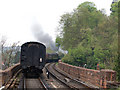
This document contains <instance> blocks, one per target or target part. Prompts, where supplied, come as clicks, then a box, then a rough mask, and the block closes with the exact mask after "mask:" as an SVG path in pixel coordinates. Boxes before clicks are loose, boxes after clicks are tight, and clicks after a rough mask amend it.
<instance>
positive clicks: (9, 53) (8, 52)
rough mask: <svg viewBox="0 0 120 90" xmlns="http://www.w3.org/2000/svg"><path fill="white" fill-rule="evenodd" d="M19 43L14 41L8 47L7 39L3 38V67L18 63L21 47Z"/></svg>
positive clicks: (0, 42)
mask: <svg viewBox="0 0 120 90" xmlns="http://www.w3.org/2000/svg"><path fill="white" fill-rule="evenodd" d="M18 43H19V42H17V43H13V44H12V45H11V46H9V47H7V46H5V44H6V40H5V39H2V40H1V41H0V44H1V51H2V52H1V54H2V66H1V67H2V68H1V69H6V68H8V67H10V66H12V65H14V64H16V63H18V62H19V59H20V47H19V46H18V45H17V44H18Z"/></svg>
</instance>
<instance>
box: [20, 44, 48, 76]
mask: <svg viewBox="0 0 120 90" xmlns="http://www.w3.org/2000/svg"><path fill="white" fill-rule="evenodd" d="M45 63H46V47H45V45H43V44H42V43H39V42H27V43H24V44H23V45H22V46H21V59H20V65H21V68H22V71H23V74H24V76H25V77H36V76H37V77H38V76H39V73H42V69H43V68H44V66H45Z"/></svg>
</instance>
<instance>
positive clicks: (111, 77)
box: [58, 60, 116, 88]
mask: <svg viewBox="0 0 120 90" xmlns="http://www.w3.org/2000/svg"><path fill="white" fill-rule="evenodd" d="M58 67H59V68H60V69H61V70H63V71H65V72H66V73H68V74H70V75H72V76H74V77H76V78H77V79H80V80H82V81H84V82H87V83H90V84H93V85H95V86H98V87H100V88H107V82H108V81H111V82H115V81H116V72H115V71H113V70H108V69H102V70H93V69H87V68H83V67H77V66H72V65H69V64H66V63H63V62H61V61H60V60H59V63H58Z"/></svg>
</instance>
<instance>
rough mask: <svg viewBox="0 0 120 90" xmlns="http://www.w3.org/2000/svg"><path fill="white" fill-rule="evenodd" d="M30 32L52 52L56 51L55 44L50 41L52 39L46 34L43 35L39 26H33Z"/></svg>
mask: <svg viewBox="0 0 120 90" xmlns="http://www.w3.org/2000/svg"><path fill="white" fill-rule="evenodd" d="M32 32H33V35H34V37H35V38H36V39H37V41H39V42H41V43H44V44H45V45H46V47H50V48H51V49H52V50H54V51H57V50H58V48H57V47H56V45H55V42H54V41H53V40H52V37H51V36H50V35H49V34H48V33H45V32H44V31H43V30H42V28H41V27H40V25H37V24H34V25H33V27H32Z"/></svg>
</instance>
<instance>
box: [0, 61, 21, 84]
mask: <svg viewBox="0 0 120 90" xmlns="http://www.w3.org/2000/svg"><path fill="white" fill-rule="evenodd" d="M19 69H20V64H19V63H18V64H15V65H14V66H12V67H9V68H8V69H6V70H0V86H2V85H3V84H5V83H6V82H7V81H8V80H9V79H10V78H11V77H12V76H13V75H14V74H15V73H16V72H17V71H18V70H19Z"/></svg>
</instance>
